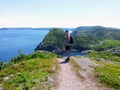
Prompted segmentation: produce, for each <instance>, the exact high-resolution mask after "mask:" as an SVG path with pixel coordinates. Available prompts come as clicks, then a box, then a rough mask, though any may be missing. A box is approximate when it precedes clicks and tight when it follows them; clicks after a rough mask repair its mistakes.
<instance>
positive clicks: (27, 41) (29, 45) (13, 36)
mask: <svg viewBox="0 0 120 90" xmlns="http://www.w3.org/2000/svg"><path fill="white" fill-rule="evenodd" d="M48 32H49V30H31V29H30V30H29V29H23V30H22V29H21V30H17V29H13V30H12V29H10V30H9V29H8V30H0V61H2V62H6V61H8V60H10V59H11V58H13V57H16V56H17V55H18V54H19V53H18V51H19V50H20V51H21V52H22V53H24V54H30V53H32V52H33V51H34V49H35V48H36V46H37V45H38V44H39V43H40V42H41V41H42V40H43V38H44V36H45V35H46V34H47V33H48Z"/></svg>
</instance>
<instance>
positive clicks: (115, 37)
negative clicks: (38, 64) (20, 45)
mask: <svg viewBox="0 0 120 90" xmlns="http://www.w3.org/2000/svg"><path fill="white" fill-rule="evenodd" d="M71 35H72V36H73V41H74V43H73V44H72V47H71V49H75V50H79V51H83V50H90V49H92V50H96V51H102V50H108V49H112V48H115V47H119V46H120V45H119V43H120V29H115V28H105V27H101V26H94V27H78V28H76V29H74V30H73V32H72V33H71ZM64 36H65V33H64V31H63V30H62V29H59V28H53V29H52V30H51V31H50V32H49V33H48V34H47V35H46V36H45V38H44V40H43V41H42V42H41V43H40V44H39V45H38V46H37V47H36V49H35V50H45V51H50V52H55V53H61V52H62V51H63V50H64Z"/></svg>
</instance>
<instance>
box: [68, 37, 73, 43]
mask: <svg viewBox="0 0 120 90" xmlns="http://www.w3.org/2000/svg"><path fill="white" fill-rule="evenodd" d="M69 43H71V44H72V43H73V37H72V36H70V42H69Z"/></svg>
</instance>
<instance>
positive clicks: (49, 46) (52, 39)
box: [35, 28, 65, 53]
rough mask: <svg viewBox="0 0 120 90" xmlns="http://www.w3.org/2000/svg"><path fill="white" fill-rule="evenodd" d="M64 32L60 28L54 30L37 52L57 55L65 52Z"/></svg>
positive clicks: (37, 48)
mask: <svg viewBox="0 0 120 90" xmlns="http://www.w3.org/2000/svg"><path fill="white" fill-rule="evenodd" d="M64 35H65V33H64V31H63V30H61V29H59V28H53V29H52V30H51V31H50V32H49V33H48V34H47V35H46V36H45V38H44V39H43V41H42V42H40V44H39V45H38V46H37V47H36V48H35V50H45V51H50V52H55V53H61V52H63V50H64Z"/></svg>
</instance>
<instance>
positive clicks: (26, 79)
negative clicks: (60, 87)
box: [0, 52, 57, 90]
mask: <svg viewBox="0 0 120 90" xmlns="http://www.w3.org/2000/svg"><path fill="white" fill-rule="evenodd" d="M26 57H27V58H26ZM26 57H24V58H23V57H20V58H22V59H20V58H19V60H20V61H18V60H17V59H15V60H14V62H15V63H16V64H13V65H10V66H8V67H6V68H4V69H2V70H0V83H1V84H0V86H1V87H2V88H4V89H5V90H31V89H32V88H35V90H44V89H45V88H46V87H47V88H48V89H50V84H49V81H48V79H47V78H48V77H50V76H51V75H53V74H54V72H55V71H53V69H52V68H53V66H56V65H57V60H56V57H57V55H56V54H52V53H48V52H41V53H38V52H37V53H33V54H31V55H28V56H26ZM28 57H29V58H28ZM25 58H26V59H25ZM12 62H13V61H12ZM6 76H7V77H9V78H10V79H8V80H7V81H4V80H3V78H4V77H6Z"/></svg>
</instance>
